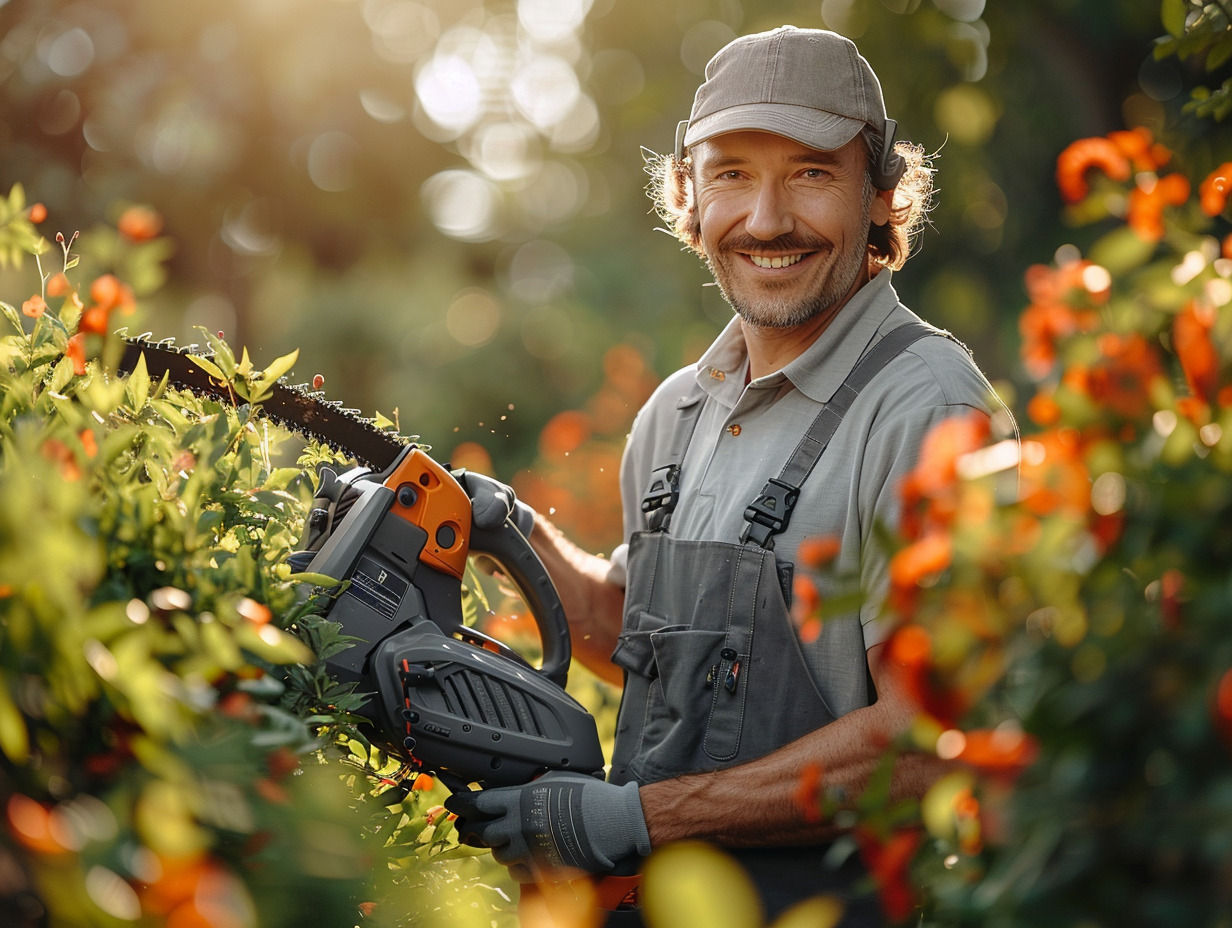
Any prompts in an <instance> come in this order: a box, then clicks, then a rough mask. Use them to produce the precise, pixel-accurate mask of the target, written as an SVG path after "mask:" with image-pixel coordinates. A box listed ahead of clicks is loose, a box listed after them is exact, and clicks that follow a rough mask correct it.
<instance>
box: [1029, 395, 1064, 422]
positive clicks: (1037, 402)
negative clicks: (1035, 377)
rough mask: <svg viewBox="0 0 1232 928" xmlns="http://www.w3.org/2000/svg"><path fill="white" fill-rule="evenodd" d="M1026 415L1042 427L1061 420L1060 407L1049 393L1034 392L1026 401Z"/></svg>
mask: <svg viewBox="0 0 1232 928" xmlns="http://www.w3.org/2000/svg"><path fill="white" fill-rule="evenodd" d="M1027 415H1028V416H1029V417H1030V418H1031V421H1032V422H1034V423H1035V424H1036V425H1042V426H1044V427H1048V426H1052V425H1056V424H1057V423H1058V422H1060V421H1061V407H1060V406H1058V405H1057V401H1056V399H1055V398H1053V395H1052V394H1051V393H1044V392H1040V393H1036V394H1035V396H1033V397H1031V399H1030V400H1029V401H1028V403H1027Z"/></svg>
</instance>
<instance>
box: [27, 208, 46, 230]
mask: <svg viewBox="0 0 1232 928" xmlns="http://www.w3.org/2000/svg"><path fill="white" fill-rule="evenodd" d="M30 221H31V222H32V223H34V224H35V225H38V224H39V223H40V222H46V221H47V207H46V206H44V205H43V204H42V203H35V204H34V205H33V206H31V207H30Z"/></svg>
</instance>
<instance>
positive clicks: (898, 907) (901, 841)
mask: <svg viewBox="0 0 1232 928" xmlns="http://www.w3.org/2000/svg"><path fill="white" fill-rule="evenodd" d="M855 839H856V843H857V844H858V845H859V848H860V857H861V858H863V860H864V865H865V866H866V867H867V868H868V871H869V873H870V874H871V875H872V877H873V881H874V882H875V883H876V884H877V894H878V896H879V897H880V898H881V908H882V910H883V911H884V912H885V914H886V917H887V918H889V919H890V921H893V922H900V921H903V920H905V919H906V918H907V917H908V916H909V915H911V912H912V910H913V909H914V908H915V902H916V900H915V893H914V891H913V890H912V888H911V882H910V880H909V879H908V870H909V868H910V866H911V860H912V858H913V857H914V856H915V852H916V848H918V847H919V846H920V833H919V831H917V830H915V829H910V830H899V831H895V832H893V833H892V834H891V835H890V837H889V838H888V839H886V840H884V841H883V840H882V839H881V838H880V837H879V836H878V835H876V834H875V833H873V832H872V831H871V830H869V829H867V828H857V829H856V830H855Z"/></svg>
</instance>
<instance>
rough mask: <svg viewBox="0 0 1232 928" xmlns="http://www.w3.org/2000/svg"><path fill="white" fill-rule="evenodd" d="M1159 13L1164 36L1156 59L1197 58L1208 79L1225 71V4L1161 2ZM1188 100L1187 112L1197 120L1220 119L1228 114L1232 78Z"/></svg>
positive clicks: (1228, 52) (1231, 36) (1229, 32)
mask: <svg viewBox="0 0 1232 928" xmlns="http://www.w3.org/2000/svg"><path fill="white" fill-rule="evenodd" d="M1162 13H1163V22H1164V28H1165V29H1167V30H1168V36H1167V37H1166V38H1165V39H1164V40H1163V41H1161V42H1160V43H1159V44H1158V45H1157V46H1156V48H1155V56H1156V57H1157V58H1165V57H1167V56H1170V55H1175V56H1176V57H1178V58H1180V59H1181V60H1182V61H1184V60H1187V59H1190V58H1197V59H1200V60H1201V61H1202V69H1203V71H1205V72H1206V73H1207V74H1209V75H1214V74H1216V73H1217V72H1218V71H1220V70H1221V69H1225V66H1226V65H1227V64H1228V62H1229V61H1232V28H1230V27H1232V17H1230V14H1229V10H1228V7H1227V5H1226V4H1223V3H1205V2H1202V0H1163V4H1162ZM1191 96H1192V101H1191V102H1190V104H1189V105H1188V107H1187V109H1190V110H1191V111H1192V112H1194V113H1196V114H1197V115H1199V116H1204V117H1211V118H1214V119H1223V118H1224V117H1226V116H1227V115H1228V113H1230V112H1232V77H1229V78H1228V79H1226V80H1225V81H1223V82H1222V83H1221V84H1219V85H1218V86H1217V87H1216V88H1215V89H1213V90H1212V89H1211V88H1209V87H1206V86H1205V85H1203V86H1200V87H1198V88H1196V89H1195V90H1193V91H1192V92H1191Z"/></svg>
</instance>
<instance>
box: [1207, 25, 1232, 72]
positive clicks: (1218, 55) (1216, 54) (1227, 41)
mask: <svg viewBox="0 0 1232 928" xmlns="http://www.w3.org/2000/svg"><path fill="white" fill-rule="evenodd" d="M1230 58H1232V34H1228V33H1225V34H1224V36H1223V38H1221V39H1220V40H1219V41H1218V42H1216V43H1215V45H1214V47H1212V48H1211V50H1210V52H1209V53H1208V54H1207V56H1206V70H1207V73H1210V72H1211V71H1217V70H1218V69H1219V68H1221V67H1223V66H1224V64H1226V63H1227V61H1228V59H1230Z"/></svg>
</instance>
